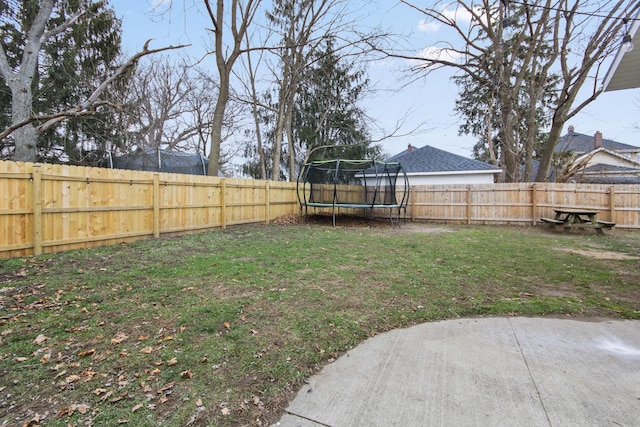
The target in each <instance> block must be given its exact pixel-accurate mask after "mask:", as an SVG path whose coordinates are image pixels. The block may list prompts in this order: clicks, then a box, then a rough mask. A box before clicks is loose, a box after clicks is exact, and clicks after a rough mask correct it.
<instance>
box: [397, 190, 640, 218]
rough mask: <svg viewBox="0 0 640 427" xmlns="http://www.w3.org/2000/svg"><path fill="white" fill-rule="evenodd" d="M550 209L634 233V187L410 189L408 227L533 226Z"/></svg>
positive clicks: (637, 201)
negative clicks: (594, 214)
mask: <svg viewBox="0 0 640 427" xmlns="http://www.w3.org/2000/svg"><path fill="white" fill-rule="evenodd" d="M554 208H565V209H587V210H595V211H598V219H600V220H604V221H611V222H615V223H616V228H629V229H634V228H636V229H637V228H640V185H602V184H557V183H512V184H478V185H425V186H418V187H412V188H411V193H410V198H409V210H408V212H409V214H408V215H409V216H410V218H411V220H413V221H435V222H441V223H463V224H512V225H517V224H521V225H536V224H538V223H539V222H540V218H541V217H550V218H553V216H554V211H553V209H554Z"/></svg>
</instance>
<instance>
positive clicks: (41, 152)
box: [0, 0, 124, 164]
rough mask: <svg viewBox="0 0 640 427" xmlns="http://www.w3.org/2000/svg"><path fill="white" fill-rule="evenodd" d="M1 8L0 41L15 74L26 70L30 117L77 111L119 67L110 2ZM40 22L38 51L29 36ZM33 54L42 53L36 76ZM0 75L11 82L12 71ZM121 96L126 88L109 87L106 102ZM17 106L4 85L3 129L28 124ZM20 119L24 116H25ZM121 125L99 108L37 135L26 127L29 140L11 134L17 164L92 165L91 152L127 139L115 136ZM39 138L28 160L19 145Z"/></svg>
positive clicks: (30, 1)
mask: <svg viewBox="0 0 640 427" xmlns="http://www.w3.org/2000/svg"><path fill="white" fill-rule="evenodd" d="M0 4H1V6H0V25H1V30H2V31H3V34H4V35H5V36H4V37H3V38H2V40H1V43H2V48H3V51H4V53H5V56H6V59H7V63H8V65H9V67H10V69H11V70H12V71H13V72H14V73H16V75H17V73H18V71H20V70H21V69H23V68H25V70H24V74H23V75H22V76H20V77H21V78H23V79H30V82H29V83H28V85H29V86H30V91H31V96H30V101H31V106H30V111H29V114H31V115H33V114H35V115H50V114H55V113H56V112H59V111H64V110H68V109H70V108H72V107H74V106H76V105H78V104H79V103H80V102H81V101H82V100H83V99H86V98H87V97H88V96H89V95H90V94H91V93H92V92H93V91H94V90H95V88H96V87H98V85H100V83H101V82H103V81H104V80H105V78H106V76H107V75H109V74H110V73H111V72H113V70H114V69H115V68H116V65H118V64H117V62H118V59H119V57H120V54H121V50H120V34H121V30H120V21H119V20H118V19H117V18H116V17H115V13H114V11H113V10H112V9H111V8H110V7H109V5H108V2H107V1H106V0H97V1H82V0H64V1H57V2H51V1H38V0H25V1H20V2H18V1H8V2H7V1H3V2H0ZM47 7H50V8H51V9H50V10H48V9H47ZM47 11H48V13H47ZM38 23H40V25H44V26H43V27H42V30H43V35H42V36H41V43H40V44H39V45H38V44H37V43H35V42H34V38H33V37H32V33H31V30H32V29H35V28H36V27H37V26H38ZM43 23H44V24H43ZM34 43H35V44H34ZM33 48H37V49H38V54H37V59H36V60H35V61H36V64H35V68H34V72H33V74H32V75H31V76H29V74H28V73H27V72H26V67H27V66H28V65H29V64H28V62H27V60H28V58H27V57H26V56H25V50H28V49H33ZM3 71H5V70H3ZM2 74H3V75H4V78H7V77H6V76H7V75H8V73H6V72H3V73H2ZM14 76H15V75H14ZM14 76H11V78H13V77H14ZM118 90H120V91H123V90H124V85H113V86H111V88H110V91H111V92H110V93H109V95H108V96H107V97H106V98H105V99H104V102H103V104H108V103H109V98H111V100H114V99H117V98H118V97H119V95H118V93H117V92H118ZM13 93H14V94H15V93H16V90H13ZM13 101H14V100H13V98H12V94H11V91H10V90H9V89H8V87H7V85H6V81H5V80H4V79H2V86H1V87H0V102H1V103H2V104H0V114H1V117H0V125H2V126H3V128H5V127H6V126H7V125H8V124H9V123H12V122H13V123H16V122H19V120H24V119H28V117H17V115H18V116H20V114H18V111H17V109H16V104H15V103H13V104H12V102H13ZM28 101H29V99H25V100H24V102H28ZM23 104H24V103H23ZM12 105H13V107H12ZM21 108H24V106H23V107H21ZM21 115H25V114H24V111H23V112H22V114H21ZM117 121H118V115H117V113H116V112H114V111H113V110H112V109H109V108H106V107H104V106H103V107H98V108H97V110H96V111H95V113H93V114H92V115H83V116H80V117H72V118H69V119H68V120H66V121H64V122H62V123H60V124H58V125H57V126H55V127H53V128H51V129H49V130H47V131H45V132H44V133H42V134H40V135H38V131H37V129H36V126H37V124H38V123H35V124H29V125H27V126H24V128H23V129H26V131H27V132H28V134H29V136H28V137H27V138H26V139H25V140H24V141H22V140H20V138H21V137H19V136H15V135H16V133H18V132H14V136H15V138H14V140H15V141H16V143H17V146H16V154H18V153H19V152H20V154H19V155H18V157H19V158H18V160H36V159H38V158H39V159H47V160H49V161H68V162H71V163H76V164H86V163H87V162H89V163H92V161H90V160H89V158H87V157H86V155H87V151H88V150H91V151H95V150H98V151H104V150H110V149H112V148H113V147H112V145H116V146H117V145H118V144H119V143H120V142H121V141H122V139H123V135H121V133H120V132H119V131H117V130H116V129H118V126H117V125H116V123H117ZM34 138H37V147H35V148H31V149H29V150H28V152H29V154H27V155H24V154H22V151H21V150H22V148H23V147H22V145H24V144H25V143H26V144H27V145H29V144H31V142H29V139H34ZM5 151H6V150H5ZM34 155H35V157H36V158H35V159H34V158H33V156H34ZM98 157H100V156H98Z"/></svg>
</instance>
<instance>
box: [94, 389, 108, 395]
mask: <svg viewBox="0 0 640 427" xmlns="http://www.w3.org/2000/svg"><path fill="white" fill-rule="evenodd" d="M106 392H107V389H106V388H97V389H95V390H93V394H95V395H96V396H100V395H101V394H104V393H106Z"/></svg>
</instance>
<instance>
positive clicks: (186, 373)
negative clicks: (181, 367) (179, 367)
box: [180, 369, 193, 380]
mask: <svg viewBox="0 0 640 427" xmlns="http://www.w3.org/2000/svg"><path fill="white" fill-rule="evenodd" d="M180 378H184V379H185V380H188V379H191V378H193V374H192V373H191V370H189V369H187V370H186V371H182V372H180Z"/></svg>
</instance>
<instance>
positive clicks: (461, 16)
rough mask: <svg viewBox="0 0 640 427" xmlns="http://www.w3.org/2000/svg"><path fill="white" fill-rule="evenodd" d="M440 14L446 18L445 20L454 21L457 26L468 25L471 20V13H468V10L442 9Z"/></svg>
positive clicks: (456, 8)
mask: <svg viewBox="0 0 640 427" xmlns="http://www.w3.org/2000/svg"><path fill="white" fill-rule="evenodd" d="M441 13H442V15H443V16H444V17H446V18H447V19H451V20H452V21H455V22H456V23H457V24H458V25H459V24H463V23H464V24H468V23H470V22H471V19H472V17H471V13H469V11H468V10H466V9H464V8H461V7H455V8H451V9H444V10H443V11H442V12H441Z"/></svg>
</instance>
